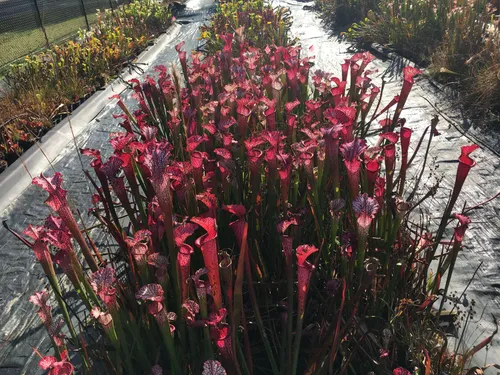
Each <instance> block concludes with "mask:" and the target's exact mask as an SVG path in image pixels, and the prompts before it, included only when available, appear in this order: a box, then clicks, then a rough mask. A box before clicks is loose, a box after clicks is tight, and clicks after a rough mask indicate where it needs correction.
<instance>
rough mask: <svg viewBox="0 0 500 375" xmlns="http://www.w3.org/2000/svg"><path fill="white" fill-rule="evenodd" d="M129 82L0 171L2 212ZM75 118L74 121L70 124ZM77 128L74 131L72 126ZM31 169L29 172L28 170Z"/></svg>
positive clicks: (92, 101)
mask: <svg viewBox="0 0 500 375" xmlns="http://www.w3.org/2000/svg"><path fill="white" fill-rule="evenodd" d="M180 28H181V26H180V25H179V24H177V23H174V24H173V25H172V26H171V27H170V28H169V29H168V30H167V31H166V32H165V33H164V34H163V35H161V36H160V37H159V38H158V39H156V41H155V44H154V45H153V46H151V47H149V48H147V49H146V50H145V51H143V52H142V53H141V54H140V55H139V57H138V58H137V60H136V62H137V63H141V64H148V63H150V62H151V61H153V60H154V58H155V57H156V56H157V55H158V53H159V52H160V51H161V50H162V49H163V48H164V46H165V45H166V44H167V43H169V42H171V41H172V39H173V38H174V37H175V36H176V35H177V34H178V33H179V31H180ZM139 76H140V74H138V73H136V72H133V73H126V74H124V75H123V76H122V77H121V78H122V79H123V80H124V81H128V80H130V79H132V78H138V77H139ZM126 89H127V85H125V83H123V81H122V80H121V79H115V80H114V81H113V82H111V83H110V84H108V85H107V87H106V88H105V89H104V90H100V91H97V92H96V93H94V94H93V95H92V96H91V97H90V98H89V99H88V100H86V101H85V102H84V103H83V104H82V105H80V106H79V107H78V108H77V109H76V110H75V111H73V112H72V113H71V114H70V115H69V116H68V117H66V118H65V119H64V120H63V121H61V122H60V123H59V124H57V125H56V126H55V127H53V128H52V129H50V130H49V131H48V132H47V134H45V135H44V136H43V137H42V138H41V140H40V141H39V142H36V143H35V144H33V146H31V147H30V149H29V150H28V151H26V152H25V153H23V154H22V155H21V156H20V157H19V159H17V160H16V161H15V162H14V163H12V164H11V165H10V166H9V167H7V169H6V170H5V171H4V172H3V173H1V174H0V213H1V212H3V211H4V210H6V209H8V207H9V206H10V205H11V204H12V203H14V201H15V200H16V199H17V198H18V197H19V196H20V195H21V194H22V192H23V191H24V190H25V189H26V188H27V187H28V186H30V184H31V177H30V174H31V176H33V177H34V176H37V175H39V174H40V173H42V172H43V171H45V170H46V169H47V168H48V167H49V166H50V164H51V163H52V162H53V161H54V160H55V159H56V158H57V157H58V156H59V154H60V153H61V151H62V150H63V149H64V148H65V147H66V146H67V145H68V144H69V143H70V142H71V141H73V133H74V136H75V137H77V136H78V135H79V134H81V133H82V131H83V130H85V129H86V128H87V126H88V125H89V123H90V122H91V121H92V120H93V119H94V118H95V117H96V116H97V115H98V114H99V113H100V112H101V111H102V110H103V109H104V108H105V107H106V105H108V104H109V100H108V98H109V97H110V96H112V95H115V94H121V93H123V92H124V91H125V90H126ZM70 121H71V124H70ZM71 128H72V129H73V131H72V129H71ZM28 171H29V173H28Z"/></svg>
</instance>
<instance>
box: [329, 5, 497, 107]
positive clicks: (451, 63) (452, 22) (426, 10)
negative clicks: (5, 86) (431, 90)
mask: <svg viewBox="0 0 500 375" xmlns="http://www.w3.org/2000/svg"><path fill="white" fill-rule="evenodd" d="M340 3H342V4H343V2H340ZM319 4H320V7H321V8H322V10H323V14H324V17H325V20H327V21H329V22H332V23H334V24H336V25H337V26H343V25H347V26H348V25H351V24H352V23H353V22H355V23H354V24H352V25H351V26H350V28H349V30H348V32H347V33H346V36H347V37H348V39H350V40H352V41H354V42H356V43H359V44H360V45H361V46H366V45H367V44H370V43H373V42H375V43H379V44H381V45H384V46H388V47H389V48H391V49H392V50H395V51H397V52H398V53H400V54H402V55H403V56H405V57H408V58H410V59H411V60H413V61H415V62H417V63H419V64H421V65H423V66H428V67H429V72H430V73H431V74H432V75H433V76H435V77H436V78H437V79H439V80H441V81H442V82H444V83H447V84H451V85H453V86H455V87H456V88H459V89H460V93H461V98H462V99H463V103H464V104H466V106H467V107H468V108H470V109H472V110H474V111H473V113H475V114H479V113H481V112H484V111H485V110H493V112H496V113H498V111H499V110H500V107H499V105H498V100H497V98H498V95H499V94H500V80H499V79H498V77H499V76H500V64H499V61H500V49H499V46H500V33H499V31H498V21H497V20H495V16H494V14H495V11H496V9H495V8H494V6H493V5H492V2H490V1H487V0H474V1H466V0H459V1H451V0H431V1H419V0H397V1H388V0H376V1H375V2H374V3H372V4H367V5H368V6H371V8H368V9H366V8H367V7H364V8H363V7H360V6H358V5H357V2H353V1H348V2H347V4H343V5H342V6H343V8H342V9H344V8H347V9H351V10H352V12H351V13H352V14H351V15H350V16H349V15H347V16H346V15H341V16H338V15H337V14H336V13H335V11H334V9H336V8H337V7H339V6H340V5H339V1H338V0H325V1H319ZM344 13H345V12H344Z"/></svg>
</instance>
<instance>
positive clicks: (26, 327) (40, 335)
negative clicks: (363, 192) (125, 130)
mask: <svg viewBox="0 0 500 375" xmlns="http://www.w3.org/2000/svg"><path fill="white" fill-rule="evenodd" d="M274 4H275V5H283V6H288V7H290V8H291V10H292V15H293V17H294V23H293V27H292V33H293V34H294V35H295V36H297V37H299V39H300V41H301V43H302V45H303V47H304V51H307V53H309V54H311V55H315V56H316V60H315V61H316V67H317V68H318V69H322V70H324V71H329V72H333V73H336V74H340V63H342V62H343V60H344V59H345V58H348V57H350V55H351V53H350V52H348V48H349V45H348V44H346V43H344V42H342V41H340V40H337V39H335V38H329V37H328V34H329V33H328V30H326V29H325V28H323V27H322V25H321V22H320V20H319V18H318V17H317V15H316V14H314V13H312V12H309V11H306V10H304V9H303V6H304V3H301V2H297V1H293V0H289V1H278V2H276V1H275V2H274ZM187 6H188V9H187V12H186V13H185V14H184V16H183V17H182V21H183V22H182V26H181V27H182V29H181V32H180V33H179V34H178V36H177V37H176V38H174V40H172V42H171V43H170V44H169V45H168V47H166V48H165V49H164V50H163V51H162V52H161V53H160V54H159V55H158V57H157V62H156V63H154V64H150V66H148V67H147V68H146V69H145V70H146V72H145V75H146V74H152V73H153V67H154V66H155V65H157V64H169V63H170V62H171V61H175V60H176V53H175V50H174V48H173V47H174V46H175V45H176V44H177V43H179V42H180V41H183V40H184V41H186V43H187V45H186V46H185V48H186V50H190V49H194V48H196V46H197V36H198V27H199V25H200V23H201V22H203V20H204V19H206V16H207V13H208V12H209V11H210V10H211V7H212V6H213V4H212V1H210V0H190V1H188V3H187ZM179 18H181V17H179ZM186 21H187V22H186ZM309 46H313V50H309V49H308V48H309ZM375 68H376V69H378V70H379V72H378V73H377V74H376V79H375V81H376V82H378V83H379V84H380V82H381V80H382V77H384V79H385V80H386V81H387V84H386V87H385V95H384V96H385V97H387V98H390V97H392V96H393V95H396V94H397V93H399V91H400V88H401V80H402V79H401V77H400V72H401V68H402V66H401V63H400V61H395V60H387V61H384V60H381V59H377V60H375V61H374V63H373V69H375ZM314 70H315V68H313V71H314ZM127 98H128V99H126V100H125V102H126V104H128V105H132V104H133V101H132V100H130V93H127ZM426 99H427V100H426ZM429 102H430V103H432V104H433V105H435V106H437V107H438V108H439V109H440V111H442V112H443V113H444V114H446V117H447V118H448V119H449V120H452V121H453V122H454V123H455V124H463V123H464V119H463V118H462V117H461V115H460V111H458V110H457V109H454V108H455V107H454V106H453V104H452V103H451V102H450V101H449V100H447V99H446V98H445V97H444V96H443V94H442V93H441V92H440V91H439V90H436V88H435V87H434V86H433V85H431V84H430V83H428V82H427V81H425V80H420V81H418V82H417V84H416V85H415V86H414V90H413V92H412V94H411V95H410V99H409V100H408V105H407V107H406V109H405V110H404V112H403V115H402V116H403V117H405V118H406V119H407V126H408V127H410V128H411V129H412V130H413V131H414V135H413V139H414V140H416V139H418V138H419V136H420V135H421V134H422V133H423V131H424V129H425V128H426V127H427V126H428V125H429V123H430V120H431V118H432V117H433V116H434V115H435V114H437V113H436V110H435V109H434V108H433V107H432V106H431V105H430V104H429ZM119 112H120V111H119V109H118V108H116V106H115V105H112V104H109V105H108V106H107V107H106V108H105V110H103V111H102V113H101V114H100V115H99V116H98V117H97V118H96V119H95V120H94V121H92V122H91V123H90V124H89V126H88V128H87V129H86V130H85V131H84V132H83V133H82V134H81V135H80V136H78V138H77V147H79V148H80V147H91V148H97V149H100V150H101V152H102V153H103V154H104V155H103V157H107V156H108V155H109V154H110V153H111V150H110V147H109V144H108V139H109V134H110V133H112V132H115V131H120V127H119V126H118V122H119V121H118V120H116V119H114V118H113V116H112V115H113V114H114V113H119ZM438 129H439V131H440V133H441V135H440V136H439V137H437V139H436V142H435V143H434V145H433V146H432V148H431V151H430V153H431V155H430V158H429V163H431V165H432V166H433V172H432V173H430V174H428V175H425V176H424V180H425V183H426V185H427V186H431V185H432V184H433V182H434V180H435V179H436V178H440V176H443V181H442V182H441V187H442V188H441V190H440V193H439V194H438V195H436V196H435V198H434V199H433V200H432V201H429V202H428V204H427V206H426V210H425V212H423V214H424V215H425V216H426V218H427V219H428V220H429V221H430V222H431V223H434V224H435V223H436V221H437V220H439V219H440V216H438V213H439V212H442V211H443V209H444V204H445V201H446V199H447V196H448V194H449V192H450V190H451V188H452V186H453V183H454V179H455V173H456V168H457V157H458V155H459V153H460V146H462V145H465V144H469V143H471V142H472V141H471V140H470V139H469V138H468V137H472V138H473V139H474V138H475V139H480V140H481V143H482V144H484V145H489V146H490V147H496V149H497V150H499V149H500V148H499V147H498V145H499V144H500V143H499V142H498V138H494V134H487V133H480V132H474V133H473V131H472V130H471V129H469V132H468V133H466V135H464V134H462V131H461V130H460V129H461V127H460V126H458V127H455V126H454V125H451V124H450V123H449V122H447V121H446V120H445V119H444V118H442V117H441V119H440V123H439V125H438ZM474 159H475V160H476V161H477V166H476V167H474V168H473V169H472V171H471V173H470V175H469V179H468V181H467V183H466V186H465V187H464V191H463V193H462V196H461V199H460V200H459V202H458V203H457V207H461V205H463V204H464V203H467V205H469V206H470V205H473V204H475V203H478V202H481V201H483V200H485V199H486V198H488V197H490V196H492V195H494V194H495V193H497V192H498V190H500V170H499V169H500V158H499V157H498V156H497V155H496V154H495V153H494V152H491V151H489V150H488V148H487V147H483V148H482V149H481V150H478V151H476V152H475V154H474ZM421 162H422V157H421V156H420V157H417V158H416V162H415V164H414V166H415V167H414V169H413V171H416V170H417V168H418V167H419V166H420V164H421ZM85 167H86V168H88V164H87V163H85ZM54 169H56V170H58V171H61V172H62V173H63V175H64V179H65V184H64V186H65V188H66V189H67V190H68V196H69V197H70V199H71V203H72V204H73V206H74V207H76V208H78V209H80V210H81V212H82V216H83V217H84V220H85V221H86V222H87V225H90V223H91V222H90V221H89V220H90V219H89V218H88V217H87V215H86V212H85V210H86V208H87V207H88V204H89V202H90V192H91V191H92V189H91V188H90V187H89V185H88V183H87V182H86V180H85V178H84V175H83V172H82V167H81V164H80V159H79V157H78V155H77V153H76V151H75V147H74V145H69V146H68V147H66V149H65V150H64V152H63V153H61V155H60V158H59V159H58V161H56V162H55V163H54ZM46 173H52V171H50V170H47V172H46ZM0 199H1V197H0ZM44 199H45V193H44V192H42V191H41V189H39V188H36V187H34V186H32V187H30V188H28V189H27V190H26V191H24V193H23V194H22V195H21V196H20V197H19V198H18V199H17V200H16V201H15V202H13V203H12V204H11V205H10V206H9V208H8V209H6V210H5V211H4V212H2V213H0V221H3V220H7V222H8V223H9V225H10V226H11V227H12V228H14V229H16V230H18V231H22V230H23V229H24V228H25V227H26V226H27V225H28V224H30V223H31V224H38V223H41V221H42V220H43V219H44V218H45V216H46V215H47V214H48V213H49V211H48V209H47V208H46V207H45V205H43V204H41V202H42V201H43V200H44ZM499 215H500V201H496V202H492V203H490V204H489V205H487V206H486V207H485V208H484V209H482V210H479V211H476V212H475V214H474V215H473V216H472V217H471V218H472V220H473V222H472V224H471V226H470V227H469V230H468V232H467V234H466V238H465V240H464V244H465V245H466V249H465V250H464V251H463V252H462V253H461V255H460V259H459V261H458V264H457V265H456V275H455V277H454V280H453V283H452V289H453V290H457V291H459V292H461V291H462V290H463V289H464V288H465V286H466V285H467V283H468V282H469V280H470V278H471V276H472V274H473V272H474V270H475V269H476V268H477V267H478V265H479V264H480V263H481V262H483V263H482V266H481V267H480V269H479V271H478V273H477V275H476V278H475V279H474V280H473V281H472V283H471V285H470V286H469V288H468V291H467V296H466V301H468V302H469V303H470V301H471V300H472V299H474V300H475V301H476V311H478V314H477V317H476V318H475V319H474V324H473V325H472V326H471V328H470V329H469V331H468V332H467V334H466V340H465V343H464V345H465V347H470V346H472V345H473V344H474V342H477V340H480V339H482V338H483V337H485V336H486V335H487V334H489V333H490V332H491V331H493V329H494V326H493V324H492V320H491V317H490V314H497V315H498V311H499V309H498V308H499V306H500V263H499V261H500V216H499ZM97 244H98V246H100V247H101V248H106V247H107V246H108V245H107V242H106V238H104V237H102V238H101V237H99V238H98V239H97ZM44 285H45V281H44V277H43V271H42V270H41V268H40V267H39V266H38V264H36V260H35V258H34V255H33V254H32V252H31V251H30V250H29V249H26V248H25V247H24V246H22V245H21V244H20V243H18V242H17V241H16V240H15V239H14V238H13V237H12V236H11V235H10V234H9V233H8V232H7V231H6V230H4V229H3V228H0V375H4V374H5V375H7V374H9V375H10V374H20V373H26V374H36V373H38V372H39V370H37V366H36V365H37V362H38V361H37V358H36V357H35V355H34V354H33V351H32V348H31V346H34V347H36V348H38V349H39V350H40V351H41V352H42V353H43V352H45V351H47V349H48V347H49V342H48V339H46V334H45V331H44V329H43V328H42V327H41V325H40V324H39V322H38V317H37V316H36V314H35V311H36V309H35V308H34V307H33V306H32V305H31V304H30V303H29V302H28V298H29V296H30V295H32V294H33V293H34V292H35V291H38V290H40V289H42V288H43V287H44ZM466 304H467V302H466ZM463 308H464V307H463V306H462V309H463ZM499 344H500V340H499V339H498V338H496V339H495V340H494V342H493V345H492V347H491V349H490V350H489V351H488V352H484V351H483V354H484V353H487V358H484V357H482V358H481V357H478V363H479V364H480V365H482V364H483V363H485V362H488V363H490V362H495V361H496V362H500V351H499ZM487 373H488V372H487ZM491 373H493V374H494V373H495V372H491Z"/></svg>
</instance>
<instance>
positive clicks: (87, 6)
mask: <svg viewBox="0 0 500 375" xmlns="http://www.w3.org/2000/svg"><path fill="white" fill-rule="evenodd" d="M130 1H131V0H0V69H1V68H2V67H5V65H7V64H9V63H11V62H13V61H15V60H17V59H19V58H22V57H24V56H25V55H27V54H29V53H32V52H34V51H36V50H38V49H41V48H44V47H48V46H50V45H51V44H53V43H60V42H61V41H63V40H65V39H67V38H69V37H71V36H73V35H75V34H76V32H77V31H78V30H79V29H82V28H90V27H91V26H92V23H93V22H95V20H96V12H97V10H98V9H107V8H111V9H115V8H117V7H118V6H120V5H122V4H124V3H129V2H130Z"/></svg>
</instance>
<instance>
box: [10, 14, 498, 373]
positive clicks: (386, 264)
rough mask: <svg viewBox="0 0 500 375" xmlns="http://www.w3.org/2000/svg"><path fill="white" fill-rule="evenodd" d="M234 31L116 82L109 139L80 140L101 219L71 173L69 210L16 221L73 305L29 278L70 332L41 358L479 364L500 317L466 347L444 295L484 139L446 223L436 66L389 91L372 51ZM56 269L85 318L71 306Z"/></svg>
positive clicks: (435, 369)
mask: <svg viewBox="0 0 500 375" xmlns="http://www.w3.org/2000/svg"><path fill="white" fill-rule="evenodd" d="M278 11H279V10H278ZM219 38H220V39H221V40H223V41H224V45H223V46H222V48H221V49H220V50H216V51H215V52H214V53H210V54H206V55H205V54H201V53H193V54H192V55H191V59H190V61H189V62H188V59H187V54H186V52H185V51H183V50H182V44H181V45H178V46H177V50H178V52H179V60H180V66H181V71H177V70H176V69H175V68H173V70H171V69H167V68H166V67H164V66H158V67H157V74H156V75H155V77H146V79H145V80H144V81H143V82H140V81H138V80H136V81H134V82H132V84H133V88H134V91H135V97H136V98H137V106H136V107H135V108H126V107H125V105H124V104H123V102H122V101H120V100H119V101H118V105H119V106H120V108H121V109H122V110H123V115H122V119H123V122H122V126H123V132H122V133H117V134H114V135H113V136H112V138H111V139H110V145H111V147H112V148H113V154H112V156H111V157H109V158H108V159H106V160H105V159H103V158H102V156H101V153H100V151H99V150H93V149H84V150H81V152H82V154H83V155H85V156H87V157H88V158H89V162H90V167H91V169H92V172H90V171H86V172H85V173H86V175H87V177H88V179H89V181H90V182H91V183H92V185H93V186H94V187H95V193H94V194H93V196H92V197H91V199H90V197H89V207H90V208H89V214H90V215H93V217H94V218H95V220H96V223H97V225H96V226H95V228H94V231H93V232H89V231H87V230H84V231H82V230H81V229H80V227H79V225H78V223H77V219H76V218H75V215H74V214H73V212H72V209H71V207H70V205H69V203H68V197H67V192H66V191H65V190H64V181H63V176H62V175H61V174H60V173H55V174H53V175H52V176H44V175H41V176H39V177H37V178H35V179H34V180H33V183H34V184H36V185H38V186H40V187H41V188H42V189H44V190H45V191H46V192H47V193H48V198H47V200H46V204H47V205H48V206H49V207H50V209H51V211H52V214H51V215H50V216H48V218H47V220H46V221H45V222H44V223H38V224H39V225H36V226H35V225H33V226H32V225H30V226H29V227H28V228H27V229H26V231H25V232H24V235H22V236H21V235H18V234H15V233H14V234H15V235H16V236H17V237H18V238H19V239H20V240H21V241H23V242H24V243H25V244H26V245H27V246H29V247H30V248H32V249H33V251H34V253H35V255H36V257H37V259H38V261H39V262H40V264H41V265H42V267H43V269H44V271H45V273H46V275H47V278H48V280H49V283H50V286H51V288H52V291H53V292H54V297H55V301H56V303H57V306H58V308H59V312H60V314H61V315H62V317H61V318H59V319H57V318H56V317H55V316H53V314H52V307H51V306H50V302H49V294H48V292H47V291H40V292H38V293H36V294H35V295H34V296H32V297H31V299H30V300H31V301H32V302H33V303H34V304H35V305H36V306H38V307H39V310H38V315H39V316H40V318H41V320H42V322H43V324H44V326H45V327H46V328H47V332H48V334H49V336H50V337H51V340H52V342H53V348H54V353H51V354H50V355H47V354H46V353H38V354H39V355H40V357H41V359H40V367H41V368H43V369H45V370H49V372H50V373H51V374H71V373H73V372H74V371H75V365H74V363H77V362H76V361H75V358H78V359H79V361H78V363H80V364H79V365H78V370H80V371H82V372H83V373H92V374H94V373H101V372H102V373H118V374H121V373H127V374H150V373H153V374H162V373H167V374H204V375H210V374H226V373H227V374H298V373H301V374H302V373H308V374H368V373H377V374H386V373H390V374H396V375H406V374H425V375H428V374H439V373H442V372H445V373H448V374H455V375H458V374H462V373H464V371H465V369H466V368H467V366H468V364H469V361H470V359H471V357H472V356H473V355H474V354H475V353H476V352H477V351H479V350H480V349H482V348H483V347H485V346H486V345H487V344H488V343H489V342H490V341H491V339H492V337H493V336H490V337H488V338H486V339H485V340H484V341H483V342H481V343H480V344H478V345H477V346H476V347H473V348H470V349H469V350H468V351H466V352H462V353H459V352H458V353H457V352H454V351H453V348H451V347H450V346H448V345H447V342H448V340H447V336H446V334H445V333H444V332H443V331H442V330H441V328H440V325H439V324H438V323H439V322H438V320H439V314H440V310H436V309H435V308H434V307H433V305H434V302H435V301H436V299H438V298H439V296H442V295H446V294H447V291H448V286H449V283H450V278H451V274H452V272H453V267H454V264H455V260H456V257H457V255H458V253H459V252H460V251H461V246H462V241H463V240H464V235H465V232H466V229H467V227H468V225H469V224H470V219H469V218H468V217H467V216H466V215H465V214H466V212H467V211H466V209H465V208H464V209H463V211H460V208H459V207H456V202H457V199H458V197H459V195H460V192H461V189H462V186H463V184H464V183H465V181H466V179H467V175H468V173H469V170H470V169H471V168H472V167H473V166H474V164H475V163H474V160H473V159H472V158H471V157H470V154H471V153H472V152H473V151H474V150H475V149H476V148H477V146H476V145H470V146H464V147H462V150H461V153H459V151H458V150H457V157H458V158H459V163H458V169H457V175H456V182H455V186H454V188H453V191H452V193H451V194H450V197H449V201H448V203H447V206H446V209H445V211H444V212H443V213H442V216H441V217H442V219H441V222H440V225H439V227H438V228H437V229H436V230H435V231H432V230H431V229H429V225H428V223H426V222H423V220H422V219H421V217H420V216H419V215H413V214H412V213H415V212H417V211H418V206H419V205H420V204H421V203H422V202H424V201H425V200H426V199H428V198H429V197H431V196H432V195H434V194H435V193H436V189H437V188H438V186H435V187H433V188H432V189H431V190H429V191H428V192H425V191H424V192H423V194H421V195H418V197H419V198H418V199H415V198H414V197H415V196H416V195H415V192H416V191H418V189H419V183H420V180H421V178H422V175H423V173H424V170H420V169H419V168H417V167H416V166H415V165H414V163H413V161H414V156H415V154H416V153H417V152H418V151H419V150H420V149H421V148H422V150H425V149H427V150H428V149H429V147H430V145H431V144H432V142H433V141H434V138H435V136H436V134H437V124H438V121H437V119H435V120H433V121H432V122H431V124H429V127H428V128H427V129H426V131H425V132H424V134H423V135H422V137H421V138H420V139H413V137H412V130H411V129H410V128H408V127H405V120H404V118H402V117H401V115H402V114H403V113H404V111H403V109H404V106H405V104H406V102H407V100H408V97H409V94H410V91H411V88H412V85H413V83H414V77H415V76H416V75H418V74H420V73H421V72H420V71H419V70H417V69H414V68H406V69H405V71H404V82H403V86H402V90H401V93H400V94H399V95H398V96H396V97H394V98H383V96H382V92H383V88H379V87H377V86H375V85H374V84H373V82H372V81H371V79H370V70H369V65H370V62H371V61H372V59H373V56H372V55H370V54H369V53H359V54H356V55H354V56H352V57H351V58H350V59H347V60H346V61H345V63H344V64H342V69H341V71H342V74H341V76H340V77H335V76H332V75H331V74H329V73H327V72H322V71H318V70H314V68H313V65H314V60H313V59H312V58H309V57H305V56H304V55H303V54H301V49H300V47H298V46H281V45H274V44H271V42H272V41H273V40H272V39H271V40H270V44H269V45H267V46H265V47H264V48H258V47H253V46H251V45H250V43H249V42H248V39H246V38H245V33H244V30H240V31H239V32H238V33H223V34H220V35H219ZM287 42H288V41H287ZM287 44H288V43H287ZM369 142H370V144H369ZM410 144H413V146H412V147H410ZM410 150H413V151H410ZM423 164H424V166H425V163H423ZM424 168H425V167H424ZM435 216H436V215H434V217H435ZM448 227H453V228H454V230H453V231H452V232H453V233H452V234H451V236H450V235H449V231H445V230H446V228H448ZM95 231H105V232H106V233H107V234H108V235H109V237H110V238H111V242H113V243H114V245H113V246H112V247H114V248H116V251H114V252H113V254H112V255H110V254H109V251H108V249H104V248H99V247H98V246H96V244H95V243H94V242H93V241H92V239H91V238H92V233H95ZM431 262H433V269H434V272H430V267H431ZM58 270H60V271H61V272H62V273H63V274H64V275H65V276H64V278H65V280H66V282H68V283H69V284H70V285H72V288H74V291H76V293H77V295H78V296H79V298H80V300H81V304H82V306H84V309H85V310H86V314H84V315H85V316H84V317H82V316H81V315H80V316H78V317H75V316H73V314H72V310H69V309H68V308H67V305H66V304H65V301H66V296H65V294H64V293H62V292H61V291H62V288H61V285H60V283H61V280H60V278H59V277H58V276H57V273H56V272H57V271H58ZM467 314H473V312H468V313H467ZM467 316H469V315H467ZM75 318H78V321H79V324H78V325H76V324H75V321H76V319H75ZM370 371H371V372H370Z"/></svg>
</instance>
